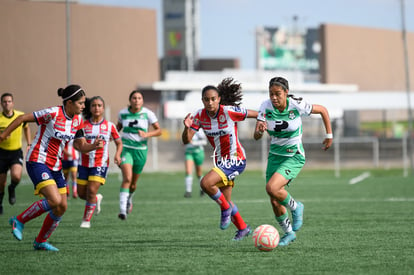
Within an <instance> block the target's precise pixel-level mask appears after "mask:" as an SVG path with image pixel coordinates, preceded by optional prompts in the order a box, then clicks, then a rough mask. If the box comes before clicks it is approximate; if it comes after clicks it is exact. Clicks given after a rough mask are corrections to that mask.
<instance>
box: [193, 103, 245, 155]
mask: <svg viewBox="0 0 414 275" xmlns="http://www.w3.org/2000/svg"><path fill="white" fill-rule="evenodd" d="M246 117H247V109H245V108H243V107H236V106H224V105H220V107H219V111H218V113H217V115H216V116H215V117H210V116H209V115H208V114H207V111H206V110H205V109H199V110H198V111H197V112H196V114H195V116H194V120H193V124H192V125H191V128H192V129H193V130H195V131H198V130H199V129H200V127H201V128H203V130H204V133H205V134H206V136H207V139H208V141H209V142H210V144H211V146H213V148H214V151H215V154H214V155H215V163H217V161H220V160H221V159H233V160H234V159H237V160H245V159H246V154H245V151H244V148H243V146H242V145H241V143H240V141H239V137H238V133H237V122H238V121H243V120H245V119H246Z"/></svg>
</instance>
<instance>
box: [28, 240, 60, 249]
mask: <svg viewBox="0 0 414 275" xmlns="http://www.w3.org/2000/svg"><path fill="white" fill-rule="evenodd" d="M33 248H34V250H46V251H59V249H57V248H56V247H54V246H53V245H51V244H50V243H48V242H43V243H38V242H36V240H34V242H33Z"/></svg>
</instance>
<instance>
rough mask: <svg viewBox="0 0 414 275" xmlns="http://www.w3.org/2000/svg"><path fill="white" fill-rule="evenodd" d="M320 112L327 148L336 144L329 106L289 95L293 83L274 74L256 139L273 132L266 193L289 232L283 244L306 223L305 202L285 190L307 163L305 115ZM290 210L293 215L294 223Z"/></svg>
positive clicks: (258, 121)
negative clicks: (303, 131)
mask: <svg viewBox="0 0 414 275" xmlns="http://www.w3.org/2000/svg"><path fill="white" fill-rule="evenodd" d="M311 114H319V115H321V117H322V120H323V123H324V126H325V130H326V137H325V139H324V141H323V145H324V146H323V149H324V150H327V149H328V148H329V147H331V145H332V138H333V137H332V128H331V122H330V119H329V114H328V111H327V110H326V108H325V107H323V106H321V105H316V104H309V103H307V102H306V101H305V100H303V99H302V98H296V97H294V95H290V94H289V83H288V81H287V80H286V79H285V78H283V77H274V78H272V79H271V80H270V81H269V99H267V100H265V101H264V102H263V103H262V104H261V106H260V110H259V115H258V116H257V122H256V128H255V131H254V139H256V140H258V139H260V138H261V137H262V136H263V133H264V131H267V133H268V134H269V135H270V138H271V142H270V150H269V155H268V159H267V168H266V182H267V183H266V192H267V194H268V195H269V197H270V203H271V205H272V209H273V212H274V214H275V218H276V221H277V222H278V223H279V225H280V227H281V228H282V230H283V231H284V232H285V234H284V235H283V236H282V238H281V239H280V242H279V246H287V245H288V244H289V243H290V242H293V241H294V240H295V239H296V233H295V232H296V231H298V230H299V229H300V228H301V227H302V224H303V210H304V205H303V204H302V203H301V202H299V201H296V200H295V199H294V198H293V197H292V196H291V194H290V193H289V192H288V191H287V190H286V189H285V186H288V185H289V183H290V182H291V181H292V180H293V179H295V178H296V177H297V175H298V174H299V172H300V170H301V169H302V167H303V166H304V165H305V151H304V149H303V145H302V120H301V116H309V115H311ZM287 209H289V210H290V211H291V214H292V219H293V221H292V224H291V222H290V220H289V215H288V212H287Z"/></svg>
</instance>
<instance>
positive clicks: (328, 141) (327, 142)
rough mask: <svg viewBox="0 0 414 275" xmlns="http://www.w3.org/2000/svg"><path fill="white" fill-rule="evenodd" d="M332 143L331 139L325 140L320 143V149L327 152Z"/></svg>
mask: <svg viewBox="0 0 414 275" xmlns="http://www.w3.org/2000/svg"><path fill="white" fill-rule="evenodd" d="M332 141H333V139H332V138H325V140H324V141H323V142H322V144H323V145H324V146H323V147H322V149H323V150H325V151H326V150H328V149H329V147H331V146H332Z"/></svg>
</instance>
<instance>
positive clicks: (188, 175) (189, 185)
mask: <svg viewBox="0 0 414 275" xmlns="http://www.w3.org/2000/svg"><path fill="white" fill-rule="evenodd" d="M193 166H194V160H193V156H192V155H191V154H186V155H185V193H184V197H185V198H190V197H191V193H192V190H193Z"/></svg>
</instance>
